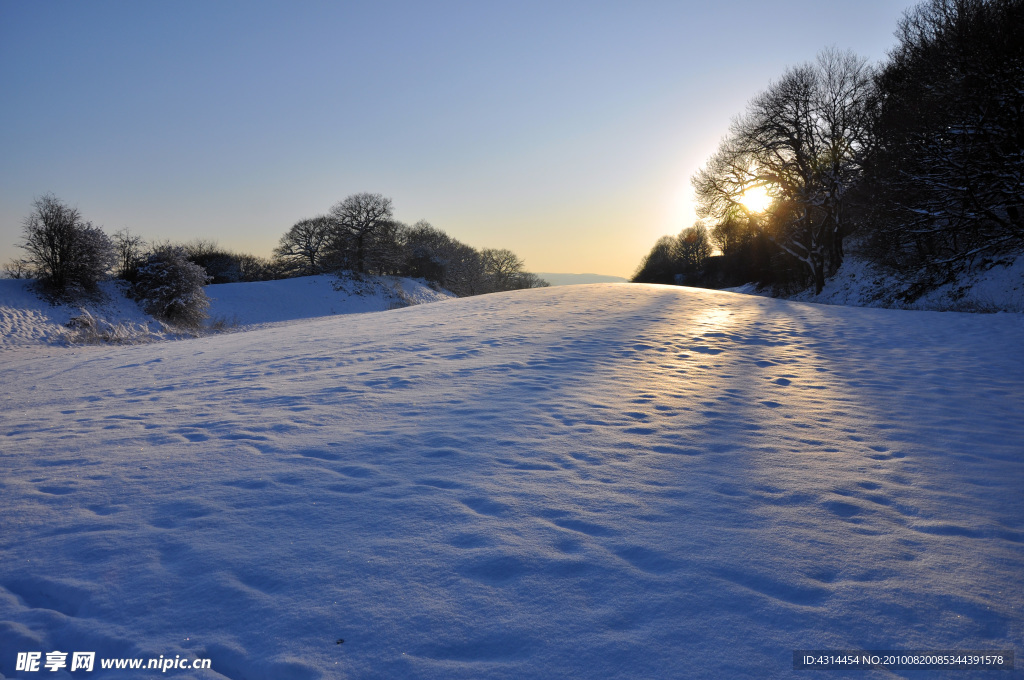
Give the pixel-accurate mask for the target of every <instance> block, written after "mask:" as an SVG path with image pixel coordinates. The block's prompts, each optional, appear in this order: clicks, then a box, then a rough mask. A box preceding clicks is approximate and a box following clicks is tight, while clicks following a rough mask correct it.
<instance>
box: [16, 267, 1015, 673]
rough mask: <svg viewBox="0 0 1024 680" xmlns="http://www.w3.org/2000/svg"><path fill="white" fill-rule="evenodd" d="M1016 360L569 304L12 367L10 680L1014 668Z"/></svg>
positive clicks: (870, 321) (923, 335)
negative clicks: (131, 668)
mask: <svg viewBox="0 0 1024 680" xmlns="http://www.w3.org/2000/svg"><path fill="white" fill-rule="evenodd" d="M1022 341H1024V318H1022V317H1021V316H1019V315H986V316H979V315H966V314H952V313H946V314H940V313H930V312H901V311H892V310H879V309H851V308H843V307H827V306H817V305H809V304H802V303H794V302H787V301H780V300H773V299H767V298H759V297H752V296H742V295H735V294H730V293H722V292H714V291H702V290H693V289H685V288H675V287H660V286H640V285H637V286H621V285H593V286H574V287H568V288H548V289H540V290H531V291H519V292H515V293H507V294H498V295H489V296H482V297H478V298H470V299H461V300H453V301H450V302H445V303H442V304H438V305H423V306H418V307H412V308H408V309H401V310H397V311H392V312H388V313H386V314H367V315H352V316H347V317H329V318H322V319H316V320H310V321H306V322H297V323H293V324H289V325H285V326H281V325H278V326H273V327H268V328H263V329H259V330H254V331H250V332H245V333H234V334H228V335H221V336H211V337H206V338H200V339H196V340H188V341H182V342H174V343H159V344H150V345H140V346H132V347H84V348H74V349H64V348H54V347H36V348H24V349H14V350H11V351H9V352H6V353H5V354H4V360H3V362H2V363H0V381H2V384H3V385H4V386H5V389H4V390H3V392H2V394H0V413H3V414H4V415H3V421H2V427H0V442H2V445H0V465H2V469H3V470H4V472H3V477H2V478H0V487H2V488H0V493H2V494H3V499H4V502H3V505H2V506H0V526H3V527H4V530H3V532H2V533H0V630H2V631H3V633H2V634H0V674H2V675H3V676H5V677H8V678H10V677H36V675H38V674H37V673H28V674H19V673H18V672H17V671H15V670H14V666H15V659H16V656H17V653H19V652H29V651H38V652H42V653H43V655H44V659H45V653H46V652H50V651H53V650H61V651H95V652H96V653H97V659H98V660H97V671H96V672H94V673H90V674H87V675H88V676H89V677H96V678H105V677H109V678H119V677H128V676H127V675H126V674H125V671H123V670H120V671H119V670H110V671H101V670H100V669H99V663H100V662H99V659H101V658H115V657H139V658H144V657H145V658H148V657H152V658H157V657H158V656H160V655H163V657H165V658H174V657H175V656H176V655H181V656H183V657H188V658H194V657H200V658H208V659H210V660H211V664H212V669H213V672H211V671H195V672H193V671H181V670H176V671H174V672H173V675H174V677H176V678H186V677H188V678H193V677H194V678H216V677H227V678H234V679H238V680H240V679H242V678H246V679H249V680H251V679H253V678H274V679H275V680H288V679H290V678H345V677H350V678H397V677H403V678H527V677H537V678H539V677H587V678H636V677H645V678H708V677H780V678H781V677H787V678H788V677H791V676H792V672H793V671H792V651H793V650H794V649H806V648H811V649H858V648H859V649H1007V648H1012V647H1014V646H1017V647H1019V643H1020V641H1021V638H1022V618H1021V615H1020V613H1021V611H1022V607H1024V588H1022V585H1024V493H1022V490H1024V456H1022V450H1021V444H1020V442H1022V441H1024V422H1022V420H1021V418H1020V405H1021V403H1024V361H1022V359H1021V356H1020V351H1019V349H1020V347H1021V345H1022ZM341 640H343V642H340V641H341ZM151 672H152V671H151ZM45 674H46V675H47V676H48V677H68V676H67V674H66V673H64V672H63V671H62V672H57V673H50V672H46V673H45ZM76 677H77V674H76ZM147 677H148V676H147ZM858 677H865V678H872V677H879V678H880V677H891V676H890V675H888V674H883V673H882V672H863V673H858ZM957 677H971V673H970V672H967V673H963V674H962V675H961V674H958V675H957Z"/></svg>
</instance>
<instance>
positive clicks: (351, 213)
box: [331, 193, 398, 274]
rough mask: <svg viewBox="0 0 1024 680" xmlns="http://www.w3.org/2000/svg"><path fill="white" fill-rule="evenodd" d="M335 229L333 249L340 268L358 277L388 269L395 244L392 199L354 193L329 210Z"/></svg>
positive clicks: (395, 234)
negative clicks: (344, 268) (349, 270)
mask: <svg viewBox="0 0 1024 680" xmlns="http://www.w3.org/2000/svg"><path fill="white" fill-rule="evenodd" d="M331 217H332V218H333V220H334V225H335V230H334V238H333V243H332V249H333V250H334V251H335V252H336V253H339V254H341V255H342V256H343V257H342V261H343V265H344V266H347V267H350V268H352V269H354V270H355V271H356V272H358V273H360V274H366V273H371V270H377V273H381V272H380V271H379V270H380V269H384V268H386V267H387V263H386V260H387V258H386V254H387V250H388V248H390V247H393V246H394V245H395V239H396V236H397V234H398V227H397V225H396V223H395V220H394V211H393V208H392V206H391V199H390V198H386V197H385V196H383V195H381V194H370V193H361V194H353V195H351V196H349V197H348V198H346V199H345V200H343V201H341V202H339V203H337V204H336V205H335V206H334V207H333V208H331Z"/></svg>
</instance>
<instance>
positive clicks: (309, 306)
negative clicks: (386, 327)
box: [0, 275, 454, 350]
mask: <svg viewBox="0 0 1024 680" xmlns="http://www.w3.org/2000/svg"><path fill="white" fill-rule="evenodd" d="M32 283H33V282H31V281H27V280H16V279H0V350H3V349H8V348H12V347H24V346H29V345H39V344H48V345H70V344H83V343H95V342H101V341H104V340H105V341H113V342H116V343H120V344H132V343H140V342H152V341H157V340H168V339H175V338H181V337H188V336H193V335H195V333H190V332H186V331H181V330H178V329H174V328H172V327H170V326H167V325H166V324H163V323H161V322H159V321H157V320H156V319H154V318H153V317H151V316H150V315H148V314H146V313H145V312H144V311H143V310H142V309H140V308H139V305H138V304H137V303H136V302H135V301H134V300H132V299H130V298H128V297H126V295H125V293H124V291H123V290H122V288H121V286H122V285H123V284H121V283H119V282H117V281H106V282H103V283H101V284H100V292H101V294H100V295H99V296H97V297H95V298H94V299H83V300H81V301H80V302H78V303H76V304H62V305H53V304H50V303H49V302H48V301H46V300H45V299H43V298H42V297H40V296H39V295H38V294H37V293H36V292H35V291H34V290H33V288H32ZM205 290H206V294H207V296H208V297H209V298H210V309H209V314H210V321H211V323H218V324H220V325H221V326H222V327H224V328H226V329H232V328H237V327H242V328H250V327H253V326H260V325H265V324H270V323H278V322H285V321H295V320H297V319H310V318H314V317H321V316H331V315H334V314H357V313H365V312H379V311H385V310H388V309H393V308H396V307H405V306H409V305H416V304H423V303H427V302H438V301H442V300H449V299H451V298H453V297H454V295H452V294H451V293H449V292H447V291H436V290H433V289H432V288H430V287H429V286H427V285H426V283H424V282H423V281H420V280H418V279H407V278H398V277H390V276H385V277H372V278H368V279H366V280H361V281H357V280H354V279H351V278H339V277H337V276H330V275H323V276H304V277H300V278H293V279H282V280H278V281H259V282H252V283H223V284H217V285H212V286H206V288H205ZM85 314H89V315H90V316H91V317H93V318H94V319H95V320H96V326H97V331H98V332H97V333H93V334H89V333H84V332H82V331H80V330H77V329H75V328H72V327H69V322H71V320H72V319H73V318H76V317H82V316H83V315H85ZM98 336H100V337H98Z"/></svg>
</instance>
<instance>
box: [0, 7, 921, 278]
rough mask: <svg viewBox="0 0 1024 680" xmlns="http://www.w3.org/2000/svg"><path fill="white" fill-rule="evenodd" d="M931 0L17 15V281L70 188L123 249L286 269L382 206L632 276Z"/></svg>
mask: <svg viewBox="0 0 1024 680" xmlns="http://www.w3.org/2000/svg"><path fill="white" fill-rule="evenodd" d="M914 4H915V3H914V2H909V1H903V0H861V1H860V2H857V3H853V2H849V1H848V0H844V1H841V2H829V1H827V0H789V1H780V2H774V3H768V2H731V1H721V2H715V1H714V0H712V1H710V2H708V1H702V2H638V1H635V0H634V1H631V2H615V3H606V2H595V1H593V0H588V1H586V2H574V1H573V2H568V1H567V2H556V1H551V0H548V1H547V2H511V1H510V2H490V1H488V0H479V1H476V2H429V1H422V2H411V1H410V2H359V3H357V2H314V1H311V0H303V1H301V2H284V1H282V2H253V1H247V2H235V1H229V0H203V1H189V0H175V1H174V2H137V1H134V0H133V1H131V2H128V1H125V2H104V1H102V0H97V1H90V2H80V1H73V2H72V1H60V0H56V1H52V2H25V1H22V0H17V1H9V0H0V262H6V261H8V260H9V259H10V258H12V257H16V256H20V255H21V251H20V250H19V249H18V248H17V247H16V244H17V242H18V241H19V240H20V237H21V231H22V221H23V220H24V218H25V216H26V215H27V214H28V213H29V212H30V210H31V204H32V201H33V199H34V198H35V197H37V196H40V195H42V194H45V193H48V192H52V193H54V194H55V195H56V196H57V197H58V198H60V199H61V200H63V201H65V202H66V203H69V204H71V205H74V206H76V207H78V208H79V210H81V212H82V214H83V216H84V217H85V218H86V219H88V220H90V221H92V222H93V223H94V224H98V225H101V226H103V227H104V228H105V229H106V231H107V233H113V232H114V231H116V230H118V229H121V228H124V227H127V228H129V229H131V230H132V231H134V232H136V233H139V234H141V235H143V236H144V237H146V238H149V239H162V240H174V241H184V240H190V239H193V238H206V239H212V240H216V241H218V242H219V243H220V244H221V245H222V246H225V247H227V248H230V249H234V250H239V251H245V252H251V253H253V254H256V255H261V256H269V255H270V252H271V250H272V248H273V247H274V246H275V245H276V244H277V242H278V240H279V239H280V237H281V235H282V234H283V233H284V232H285V231H287V230H288V228H289V227H290V226H291V225H292V224H294V223H295V222H296V221H297V220H299V219H302V218H305V217H312V216H314V215H317V214H321V213H324V212H326V211H327V210H329V209H330V207H331V206H332V205H333V204H334V203H336V202H337V201H340V200H341V199H343V198H345V197H346V196H348V195H349V194H352V193H356V192H360V191H370V192H375V193H383V194H385V195H387V196H390V197H391V198H392V200H393V201H394V205H395V212H396V217H398V218H399V219H401V220H403V221H406V222H409V223H412V222H415V221H416V220H419V219H426V220H428V221H429V222H431V223H432V224H434V225H435V226H437V227H440V228H441V229H444V230H445V231H447V232H448V233H449V234H451V235H452V236H454V237H456V238H458V239H460V240H462V241H465V242H466V243H468V244H470V245H472V246H474V247H477V248H484V247H502V248H511V249H512V250H514V251H516V252H517V253H518V254H519V255H520V256H522V257H523V258H524V259H525V261H526V266H527V268H528V269H529V270H531V271H546V272H595V273H601V274H613V275H618V276H630V275H631V274H632V273H633V271H634V270H635V269H636V267H637V265H638V264H639V261H640V259H641V258H642V257H643V256H644V255H645V254H646V253H647V251H648V250H649V249H650V247H651V246H652V245H653V244H654V241H655V240H656V239H657V238H658V237H659V236H662V235H664V234H670V233H677V232H678V231H679V230H681V229H683V228H685V227H687V226H690V225H691V224H692V223H693V221H694V219H695V215H694V212H693V206H692V194H693V192H692V190H691V188H690V181H689V180H690V177H691V176H692V175H693V173H694V172H696V171H697V170H698V169H699V168H700V166H701V165H702V164H703V163H704V161H705V160H706V159H707V157H708V156H709V155H710V154H711V153H712V152H713V151H714V150H715V148H716V147H717V145H718V142H719V140H720V139H721V138H722V136H723V135H724V134H725V133H726V131H727V128H728V125H729V122H730V120H731V119H732V118H733V117H734V116H735V115H737V114H739V113H740V112H741V111H742V110H743V108H744V106H745V104H746V102H747V101H748V100H749V99H751V98H752V97H753V96H755V95H756V94H757V93H758V92H759V91H761V90H762V89H764V88H765V87H766V86H767V85H768V84H769V83H770V82H771V81H772V80H773V79H775V78H777V77H778V76H780V75H781V74H782V72H783V71H784V69H785V68H786V67H787V66H792V65H796V64H799V63H802V62H805V61H810V60H813V59H814V57H815V55H816V54H817V52H818V51H819V50H820V49H822V48H823V47H826V46H830V45H834V46H836V47H838V48H840V49H852V50H854V51H855V52H857V53H858V54H860V55H862V56H864V57H867V58H868V59H869V60H871V61H872V62H877V61H879V60H881V59H882V58H883V57H884V55H885V53H886V51H887V50H888V49H889V48H891V47H892V46H893V44H894V38H893V37H892V35H893V31H894V30H895V27H896V21H897V20H898V19H899V17H900V16H901V15H902V13H903V12H904V10H906V9H907V8H909V7H911V6H913V5H914Z"/></svg>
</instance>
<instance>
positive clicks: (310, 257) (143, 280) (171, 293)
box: [6, 193, 548, 328]
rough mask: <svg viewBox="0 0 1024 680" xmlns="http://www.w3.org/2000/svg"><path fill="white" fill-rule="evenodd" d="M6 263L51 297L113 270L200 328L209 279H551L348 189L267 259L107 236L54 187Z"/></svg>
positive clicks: (454, 282) (156, 310)
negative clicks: (18, 253) (410, 221)
mask: <svg viewBox="0 0 1024 680" xmlns="http://www.w3.org/2000/svg"><path fill="white" fill-rule="evenodd" d="M18 245H19V247H20V248H22V249H23V250H24V251H25V256H24V257H22V258H20V259H16V260H14V261H12V262H10V263H9V264H8V265H7V266H6V273H7V275H8V276H11V277H13V278H32V279H35V280H36V282H37V284H38V286H39V287H40V290H41V292H43V293H44V294H45V295H47V296H48V297H50V298H51V299H53V300H55V301H74V300H76V299H78V298H81V297H83V296H90V295H95V294H97V293H98V289H99V283H100V281H103V280H106V279H109V278H111V277H113V278H116V279H120V280H121V281H123V282H124V284H125V290H126V292H127V293H128V294H129V295H131V296H132V297H133V298H135V299H136V300H138V301H139V303H140V304H141V305H142V307H143V308H144V309H145V310H146V311H147V312H148V313H150V314H152V315H153V316H155V317H156V318H159V319H162V320H164V321H168V322H170V323H174V324H178V325H182V326H186V327H193V328H194V327H198V326H199V325H200V324H201V323H202V321H203V320H204V319H205V318H206V310H207V309H208V307H209V300H208V298H207V297H206V294H205V292H204V291H203V287H204V286H205V285H208V284H210V283H235V282H245V281H266V280H273V279H283V278H290V277H297V276H308V275H313V274H327V273H331V274H337V275H339V276H345V277H354V278H361V277H365V276H387V275H392V276H407V277H412V278H421V279H424V280H426V281H427V282H428V283H430V284H431V285H433V286H435V287H437V288H444V289H446V290H449V291H450V292H452V293H454V294H456V295H459V296H467V295H479V294H483V293H493V292H499V291H507V290H517V289H523V288H537V287H542V286H547V285H548V284H547V282H545V281H543V280H542V279H540V278H539V277H537V276H536V275H535V274H531V273H529V272H527V271H525V269H524V263H523V260H522V259H521V258H519V257H518V256H517V255H516V254H515V253H513V252H512V251H511V250H507V249H493V248H485V249H483V250H476V249H475V248H472V247H471V246H468V245H466V244H464V243H462V242H460V241H458V240H456V239H454V238H452V237H451V236H449V235H447V234H446V233H444V232H443V231H442V230H440V229H438V228H436V227H433V226H431V225H430V224H429V223H427V222H426V221H420V222H417V223H416V224H414V225H412V226H408V225H405V224H403V223H402V222H400V221H398V220H396V219H395V217H394V211H393V207H392V202H391V199H390V198H386V197H384V196H382V195H381V194H370V193H359V194H353V195H351V196H349V197H347V198H345V199H344V200H342V201H340V202H338V203H337V204H335V205H334V207H333V208H331V210H330V212H329V213H327V214H325V215H321V216H318V217H314V218H311V219H303V220H299V221H298V222H296V223H295V224H294V225H293V226H292V227H291V228H290V229H289V230H288V231H287V232H285V234H284V235H283V236H282V237H281V239H280V243H279V245H278V246H277V247H276V248H275V249H274V253H273V256H272V257H271V258H260V257H256V256H253V255H249V254H239V253H234V252H231V251H229V250H226V249H223V248H221V247H219V246H218V245H217V244H216V243H215V242H213V241H208V240H203V239H199V240H194V241H190V242H188V243H179V244H176V243H171V242H169V241H163V242H153V243H147V242H146V241H145V240H144V239H143V238H142V237H141V236H139V235H137V234H133V233H131V232H130V231H129V230H127V229H122V230H120V231H118V232H116V233H114V234H113V236H108V235H107V234H106V233H105V232H104V231H103V229H102V228H100V227H97V226H95V225H93V224H92V223H91V222H89V221H87V220H85V219H84V218H83V217H82V215H81V213H80V212H79V210H78V209H77V208H72V207H70V206H68V205H67V204H65V203H64V202H62V201H61V200H60V199H58V198H57V197H56V196H53V195H52V194H47V195H45V196H42V197H40V198H37V199H36V200H35V201H34V203H33V205H32V212H31V213H30V214H29V216H28V217H27V218H26V219H25V221H24V223H23V239H22V241H21V243H19V244H18Z"/></svg>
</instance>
